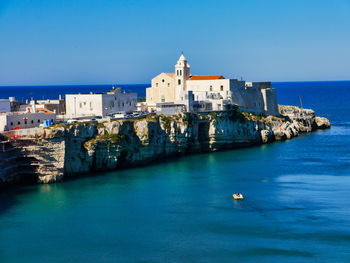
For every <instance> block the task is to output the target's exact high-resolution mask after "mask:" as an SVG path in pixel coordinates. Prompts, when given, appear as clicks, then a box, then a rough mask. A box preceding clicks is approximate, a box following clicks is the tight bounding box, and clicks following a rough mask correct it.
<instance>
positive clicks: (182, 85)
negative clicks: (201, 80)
mask: <svg viewBox="0 0 350 263" xmlns="http://www.w3.org/2000/svg"><path fill="white" fill-rule="evenodd" d="M189 78H190V65H189V64H188V63H187V60H186V58H185V56H184V54H183V53H182V54H181V56H180V58H179V60H178V61H177V63H176V65H175V90H176V92H175V96H176V100H177V101H182V100H184V94H185V93H187V90H186V80H188V79H189Z"/></svg>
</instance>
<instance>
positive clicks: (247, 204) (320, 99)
mask: <svg viewBox="0 0 350 263" xmlns="http://www.w3.org/2000/svg"><path fill="white" fill-rule="evenodd" d="M272 85H273V87H274V88H276V90H277V96H278V100H279V103H280V104H287V105H291V104H292V105H300V103H301V101H302V103H303V107H304V108H311V109H314V110H315V112H316V114H317V115H319V116H323V117H327V118H328V119H329V120H330V121H331V123H332V128H331V129H329V130H321V131H317V132H314V133H310V134H304V135H302V136H300V137H298V138H294V139H292V140H289V141H285V142H276V143H271V144H268V145H262V146H256V147H252V148H245V149H236V150H229V151H223V152H217V153H210V154H197V155H192V156H184V157H179V158H172V159H169V160H167V161H165V162H160V163H158V164H152V165H149V166H145V167H140V168H134V169H127V170H119V171H114V172H105V173H99V174H86V176H82V177H78V178H75V179H72V180H67V181H65V182H63V183H57V184H48V185H29V186H20V187H15V188H11V189H2V190H0V191H1V192H0V262H16V263H17V262H65V263H67V262H130V263H131V262H140V263H141V262H142V263H146V262H169V263H170V262H201V263H202V262H218V263H225V262H244V263H247V262H268V263H272V262H349V261H350V197H349V196H350V114H349V113H350V82H349V81H338V82H280V83H273V84H272ZM147 86H148V85H125V86H124V87H123V88H124V89H126V90H127V91H137V92H138V93H139V94H140V96H144V89H145V87H147ZM82 87H83V88H84V89H85V90H83V88H82ZM109 88H110V85H109V86H108V85H106V86H81V87H77V86H72V87H67V86H66V87H59V86H57V87H52V86H51V87H10V88H9V87H2V88H0V98H1V97H3V98H6V97H9V96H15V97H16V98H17V99H19V100H22V98H23V99H24V100H25V99H26V98H28V97H34V98H37V99H42V98H52V99H55V98H57V97H58V95H59V94H65V93H69V92H71V93H76V92H82V93H83V92H90V91H92V92H103V91H105V89H106V90H108V89H109ZM67 91H69V92H67ZM142 92H143V93H142ZM235 192H241V193H243V195H244V197H245V199H244V200H241V201H235V200H233V199H232V194H233V193H235Z"/></svg>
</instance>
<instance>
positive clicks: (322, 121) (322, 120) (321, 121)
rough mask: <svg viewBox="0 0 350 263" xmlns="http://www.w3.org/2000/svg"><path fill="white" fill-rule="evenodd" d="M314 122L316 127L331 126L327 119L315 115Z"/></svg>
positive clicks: (327, 127)
mask: <svg viewBox="0 0 350 263" xmlns="http://www.w3.org/2000/svg"><path fill="white" fill-rule="evenodd" d="M315 123H316V128H317V129H329V128H330V127H331V123H330V122H329V120H328V119H326V118H323V117H316V118H315Z"/></svg>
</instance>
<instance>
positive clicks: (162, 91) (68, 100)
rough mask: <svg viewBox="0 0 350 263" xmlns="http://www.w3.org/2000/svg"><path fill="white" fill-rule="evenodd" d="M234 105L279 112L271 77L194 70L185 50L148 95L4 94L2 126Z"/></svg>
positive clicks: (0, 108) (222, 108)
mask: <svg viewBox="0 0 350 263" xmlns="http://www.w3.org/2000/svg"><path fill="white" fill-rule="evenodd" d="M233 106H238V107H239V108H240V109H242V110H244V111H248V112H254V113H257V114H265V115H278V114H279V112H278V104H277V96H276V90H275V89H273V88H271V82H247V81H243V80H238V79H226V78H225V77H224V76H222V75H192V74H191V73H190V65H189V64H188V63H187V60H186V58H185V56H184V55H183V54H181V56H180V58H179V59H178V61H177V63H176V64H175V71H174V72H173V73H160V74H159V75H157V76H156V77H154V78H153V79H152V85H151V87H149V88H146V101H145V102H139V103H138V102H137V93H125V92H122V90H121V89H120V88H114V87H113V88H112V90H110V91H109V92H107V93H89V94H66V95H65V99H62V98H61V97H59V99H57V100H31V101H30V102H26V103H19V102H18V101H16V100H15V99H14V98H9V99H1V100H0V132H1V131H6V130H13V129H24V128H33V127H38V126H45V125H51V124H52V123H56V122H59V121H62V120H65V119H88V118H93V117H97V116H99V117H101V118H105V117H107V116H110V115H111V114H114V113H117V112H133V111H142V112H151V113H159V114H175V113H180V112H210V111H225V110H229V109H231V108H232V107H233Z"/></svg>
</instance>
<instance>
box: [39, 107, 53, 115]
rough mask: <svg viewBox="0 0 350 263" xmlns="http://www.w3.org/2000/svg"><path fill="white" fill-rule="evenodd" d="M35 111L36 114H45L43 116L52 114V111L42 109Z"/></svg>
mask: <svg viewBox="0 0 350 263" xmlns="http://www.w3.org/2000/svg"><path fill="white" fill-rule="evenodd" d="M36 110H37V111H38V112H42V113H45V114H52V113H53V112H52V111H50V110H47V109H43V108H37V109H36Z"/></svg>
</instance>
